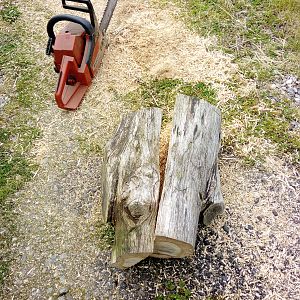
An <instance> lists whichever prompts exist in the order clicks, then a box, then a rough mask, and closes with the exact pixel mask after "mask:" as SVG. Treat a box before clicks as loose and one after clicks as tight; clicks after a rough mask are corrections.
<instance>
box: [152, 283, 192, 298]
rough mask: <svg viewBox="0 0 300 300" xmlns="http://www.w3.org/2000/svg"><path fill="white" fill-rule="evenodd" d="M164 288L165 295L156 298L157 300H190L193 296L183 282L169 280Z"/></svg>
mask: <svg viewBox="0 0 300 300" xmlns="http://www.w3.org/2000/svg"><path fill="white" fill-rule="evenodd" d="M163 287H164V292H163V294H160V295H158V296H156V297H155V300H188V299H190V298H191V296H192V293H191V291H190V290H189V289H188V288H187V287H186V284H185V282H184V281H183V280H179V281H178V282H174V281H171V280H167V281H166V282H165V283H164V286H163Z"/></svg>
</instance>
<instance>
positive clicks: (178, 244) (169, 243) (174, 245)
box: [151, 236, 194, 258]
mask: <svg viewBox="0 0 300 300" xmlns="http://www.w3.org/2000/svg"><path fill="white" fill-rule="evenodd" d="M193 254H194V247H193V245H191V244H189V243H185V242H182V241H179V240H176V239H172V238H169V237H165V236H156V237H155V241H154V251H153V254H152V255H151V256H152V257H158V258H182V257H186V256H191V255H193Z"/></svg>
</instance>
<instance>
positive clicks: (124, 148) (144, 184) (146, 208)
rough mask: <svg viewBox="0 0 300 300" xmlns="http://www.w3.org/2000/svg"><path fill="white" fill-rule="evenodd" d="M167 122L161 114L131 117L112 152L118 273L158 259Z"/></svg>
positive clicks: (107, 208) (108, 159)
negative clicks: (154, 256) (162, 148)
mask: <svg viewBox="0 0 300 300" xmlns="http://www.w3.org/2000/svg"><path fill="white" fill-rule="evenodd" d="M161 119H162V114H161V110H160V109H157V108H151V109H147V110H146V109H144V110H140V111H138V112H135V113H131V114H128V115H127V116H126V117H125V118H123V120H122V122H121V124H120V126H119V128H118V130H117V132H116V134H115V136H114V137H113V139H112V140H111V141H110V142H109V143H108V145H107V147H106V153H105V162H104V171H103V182H104V184H103V218H104V220H105V221H107V220H111V221H112V223H113V224H114V226H115V243H114V246H113V249H112V265H113V266H115V267H118V268H128V267H130V266H132V265H135V264H136V263H138V262H139V261H141V260H142V259H144V258H146V257H148V256H149V254H151V253H153V246H154V231H155V222H156V216H157V209H158V197H159V178H160V177H159V135H160V128H161Z"/></svg>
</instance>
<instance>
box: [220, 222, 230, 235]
mask: <svg viewBox="0 0 300 300" xmlns="http://www.w3.org/2000/svg"><path fill="white" fill-rule="evenodd" d="M222 228H223V230H224V231H225V232H226V233H227V234H229V231H230V229H229V226H228V225H227V224H224V225H223V226H222Z"/></svg>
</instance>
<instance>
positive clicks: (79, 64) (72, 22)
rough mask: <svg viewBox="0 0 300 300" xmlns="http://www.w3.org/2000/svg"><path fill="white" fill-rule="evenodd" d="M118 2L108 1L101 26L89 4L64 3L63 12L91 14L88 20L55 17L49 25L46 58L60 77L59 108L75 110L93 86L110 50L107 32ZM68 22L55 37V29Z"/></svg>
mask: <svg viewBox="0 0 300 300" xmlns="http://www.w3.org/2000/svg"><path fill="white" fill-rule="evenodd" d="M117 1H118V0H108V2H107V5H106V8H105V10H104V14H103V17H102V20H101V22H100V24H98V21H97V17H96V15H95V11H94V8H93V5H92V3H91V1H90V0H62V6H63V8H64V9H69V10H73V11H79V12H83V13H87V14H89V19H90V20H89V21H88V20H87V19H85V18H82V17H79V16H74V15H70V14H61V15H57V16H54V17H52V18H51V19H50V20H49V22H48V25H47V32H48V36H49V40H48V44H47V49H46V54H47V55H52V56H53V58H54V65H55V67H54V70H55V72H57V73H58V74H59V79H58V84H57V88H56V92H55V100H56V103H57V105H58V107H59V108H62V109H67V110H75V109H77V108H78V107H79V105H80V103H81V101H82V99H83V96H84V94H85V92H86V91H87V89H88V87H89V86H90V85H91V83H92V79H93V78H94V77H95V75H96V73H97V70H98V69H99V66H100V65H101V63H102V59H103V56H104V52H105V49H106V48H107V39H106V30H107V27H108V25H109V23H110V20H111V17H112V15H113V12H114V10H115V7H116V5H117ZM61 21H67V22H68V23H67V24H66V26H65V27H64V28H63V29H62V30H61V31H60V32H59V33H58V34H57V35H55V32H54V26H55V25H56V24H57V23H58V22H61Z"/></svg>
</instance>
